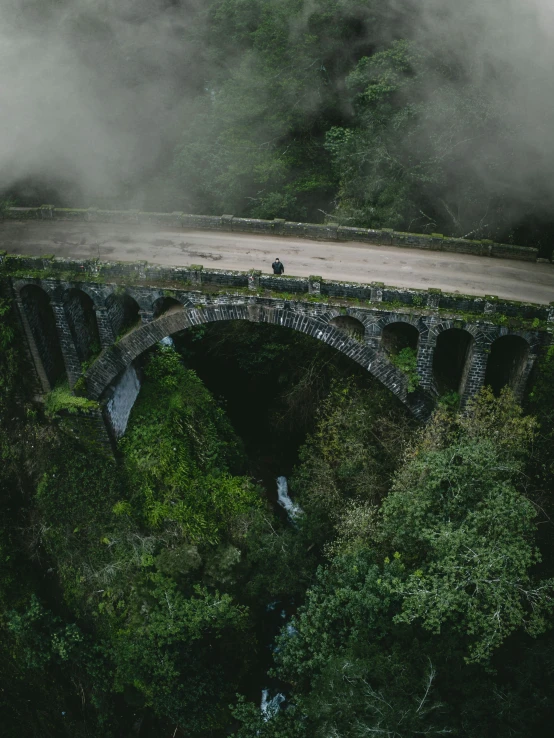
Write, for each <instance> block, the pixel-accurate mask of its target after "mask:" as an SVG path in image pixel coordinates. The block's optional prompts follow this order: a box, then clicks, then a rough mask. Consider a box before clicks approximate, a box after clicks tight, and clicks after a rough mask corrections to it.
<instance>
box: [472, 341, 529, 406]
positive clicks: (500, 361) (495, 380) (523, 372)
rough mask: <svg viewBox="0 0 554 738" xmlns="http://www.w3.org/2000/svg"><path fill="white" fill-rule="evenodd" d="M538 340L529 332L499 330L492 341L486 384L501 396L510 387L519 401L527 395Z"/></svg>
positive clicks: (485, 378)
mask: <svg viewBox="0 0 554 738" xmlns="http://www.w3.org/2000/svg"><path fill="white" fill-rule="evenodd" d="M537 349H538V341H536V340H534V337H533V336H531V335H530V334H528V333H525V332H512V331H507V330H504V331H499V332H498V335H497V336H496V337H495V339H494V340H493V341H492V343H491V347H490V352H489V355H488V360H487V365H486V371H485V376H484V383H485V384H486V385H489V386H490V387H491V388H492V390H493V392H494V393H495V394H496V395H498V394H500V391H501V390H502V388H503V387H505V386H508V387H510V389H511V390H512V391H513V392H514V394H515V396H516V397H517V398H518V400H521V399H522V398H523V395H524V394H525V389H526V386H527V381H528V379H529V375H530V373H531V371H532V369H533V365H534V363H535V359H536V354H535V351H536V350H537Z"/></svg>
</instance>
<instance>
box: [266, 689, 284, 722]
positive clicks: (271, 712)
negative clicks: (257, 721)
mask: <svg viewBox="0 0 554 738" xmlns="http://www.w3.org/2000/svg"><path fill="white" fill-rule="evenodd" d="M285 700H286V697H285V695H284V694H281V692H278V693H277V694H276V695H275V697H272V698H271V699H269V689H263V690H262V703H261V705H260V710H261V711H262V715H263V718H264V720H266V721H267V720H269V719H270V718H272V717H274V716H275V715H276V714H277V713H278V712H279V710H280V708H281V704H282V703H283V702H284V701H285Z"/></svg>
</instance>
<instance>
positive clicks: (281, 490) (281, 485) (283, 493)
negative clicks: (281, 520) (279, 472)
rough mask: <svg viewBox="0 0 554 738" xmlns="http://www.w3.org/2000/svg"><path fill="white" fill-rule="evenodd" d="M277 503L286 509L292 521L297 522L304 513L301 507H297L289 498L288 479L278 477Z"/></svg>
mask: <svg viewBox="0 0 554 738" xmlns="http://www.w3.org/2000/svg"><path fill="white" fill-rule="evenodd" d="M277 502H278V503H279V505H281V507H284V508H285V510H286V511H287V513H288V516H289V518H290V519H291V520H295V519H296V518H298V517H299V516H300V515H302V513H303V512H304V511H303V510H302V508H301V507H300V505H296V504H295V503H294V502H293V501H292V500H291V498H290V497H289V486H288V484H287V478H286V477H277Z"/></svg>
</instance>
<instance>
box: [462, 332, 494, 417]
mask: <svg viewBox="0 0 554 738" xmlns="http://www.w3.org/2000/svg"><path fill="white" fill-rule="evenodd" d="M488 360H489V352H488V351H487V350H486V349H484V348H483V347H482V346H479V345H477V344H475V345H474V346H473V353H472V355H471V358H470V359H469V369H468V371H467V375H466V377H465V379H464V381H463V387H462V392H461V394H462V397H461V403H460V404H461V406H462V407H464V406H465V405H466V404H467V403H468V401H469V400H471V398H472V397H475V395H476V394H477V393H478V392H479V390H480V389H481V388H482V387H483V386H484V384H485V374H486V372H487V362H488Z"/></svg>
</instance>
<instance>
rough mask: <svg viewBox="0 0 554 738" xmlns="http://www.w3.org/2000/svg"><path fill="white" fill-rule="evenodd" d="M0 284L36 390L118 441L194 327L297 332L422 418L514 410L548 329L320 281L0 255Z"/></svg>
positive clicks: (542, 316) (525, 308) (535, 320)
mask: <svg viewBox="0 0 554 738" xmlns="http://www.w3.org/2000/svg"><path fill="white" fill-rule="evenodd" d="M0 277H1V286H2V292H3V293H4V294H6V295H7V296H11V298H12V299H13V301H14V303H15V305H16V306H17V313H18V315H19V319H20V325H21V330H22V332H23V333H24V335H25V338H26V344H27V347H28V354H29V362H30V364H31V366H32V367H33V369H34V373H35V376H36V380H37V386H38V389H39V392H41V393H43V394H44V393H47V392H49V391H50V390H51V388H52V387H53V386H54V385H56V384H57V383H58V382H60V381H62V380H67V382H68V383H69V386H70V387H71V388H75V389H76V390H77V391H78V392H80V393H82V394H86V395H87V396H88V397H89V398H90V399H91V400H95V401H99V403H100V407H101V408H102V411H103V415H104V419H105V420H106V422H107V424H108V427H109V428H110V430H111V433H112V437H119V436H121V435H122V434H123V433H124V431H125V427H126V424H127V420H128V417H129V413H130V411H131V408H132V406H133V403H134V401H135V399H136V397H137V395H138V391H139V389H140V361H141V357H142V356H143V355H144V354H145V352H147V351H148V350H149V349H150V348H151V347H153V346H155V345H156V344H158V343H159V342H160V341H161V340H162V339H163V338H165V337H166V336H171V335H175V334H177V333H180V332H181V331H186V330H187V329H190V328H191V327H194V326H199V325H203V324H207V323H212V322H217V321H229V320H248V321H251V322H255V323H268V324H272V325H276V326H282V327H283V328H288V329H291V330H296V331H300V332H302V333H305V334H307V335H309V336H311V337H312V338H314V339H316V340H320V341H324V342H325V343H327V344H329V345H330V346H332V347H333V348H334V349H336V350H337V351H340V352H341V353H343V354H345V355H346V356H348V357H349V358H350V359H352V361H354V362H356V363H358V364H360V365H361V366H363V367H364V368H365V369H366V370H367V371H368V372H369V373H371V374H372V375H373V376H374V377H376V378H377V379H378V380H379V381H380V382H382V383H383V384H384V385H385V386H386V387H387V388H388V389H390V391H391V392H393V393H394V394H395V395H396V396H397V397H398V398H399V400H401V401H402V402H403V403H404V404H405V405H406V406H407V407H408V408H409V409H410V410H411V412H412V413H413V414H414V415H415V416H416V417H418V418H420V419H421V420H424V419H425V418H427V417H428V416H429V414H430V412H431V411H432V409H433V407H434V405H435V403H436V401H437V398H438V397H439V395H441V394H443V393H445V392H448V391H452V392H457V393H458V394H459V396H460V398H461V400H462V403H465V402H467V400H468V399H469V398H471V397H472V396H473V395H474V394H475V393H476V392H477V391H478V390H479V389H480V388H481V387H482V386H483V385H484V384H490V385H491V386H492V387H493V389H494V390H495V391H496V392H498V391H499V390H500V389H501V388H502V387H503V386H504V385H509V386H510V387H512V389H513V390H514V392H515V393H516V396H518V397H519V398H522V397H523V395H524V392H525V389H526V386H527V384H528V381H529V377H530V375H531V373H532V371H533V368H534V366H535V363H536V360H537V357H538V355H539V353H540V351H541V349H542V347H544V346H546V345H548V344H549V343H550V338H551V329H552V327H553V325H554V314H553V310H552V308H551V307H550V308H549V307H548V306H538V305H535V306H533V305H522V304H515V303H502V302H500V301H498V300H494V299H493V298H489V299H488V300H487V299H484V298H483V299H480V298H471V297H464V296H452V295H445V294H442V293H441V292H440V290H429V291H415V290H396V289H394V288H387V287H385V286H384V285H380V284H370V285H359V284H344V283H331V282H327V281H324V280H321V279H320V278H319V277H310V278H296V279H295V278H292V277H288V278H279V277H273V276H270V275H265V276H264V275H262V274H260V273H259V272H251V273H241V272H228V271H217V270H212V271H204V270H203V269H202V268H201V267H188V268H182V269H172V268H167V267H149V266H147V265H145V264H144V263H140V264H125V265H123V264H120V263H105V264H99V263H97V262H79V261H72V260H67V259H65V260H53V259H44V258H42V259H41V258H33V257H11V258H10V257H4V258H3V260H2V264H1V267H0ZM281 290H282V291H281ZM403 349H411V350H412V352H413V353H412V355H413V356H414V357H416V358H417V366H416V371H417V377H418V380H419V381H418V386H417V388H416V389H413V388H412V391H409V390H410V389H411V387H410V383H409V380H410V377H409V376H408V375H407V374H405V373H403V372H402V371H401V370H400V369H399V368H398V366H397V364H396V363H395V357H396V356H397V355H398V353H399V352H400V351H401V350H403ZM413 378H414V377H413V376H412V377H411V379H412V380H413Z"/></svg>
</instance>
